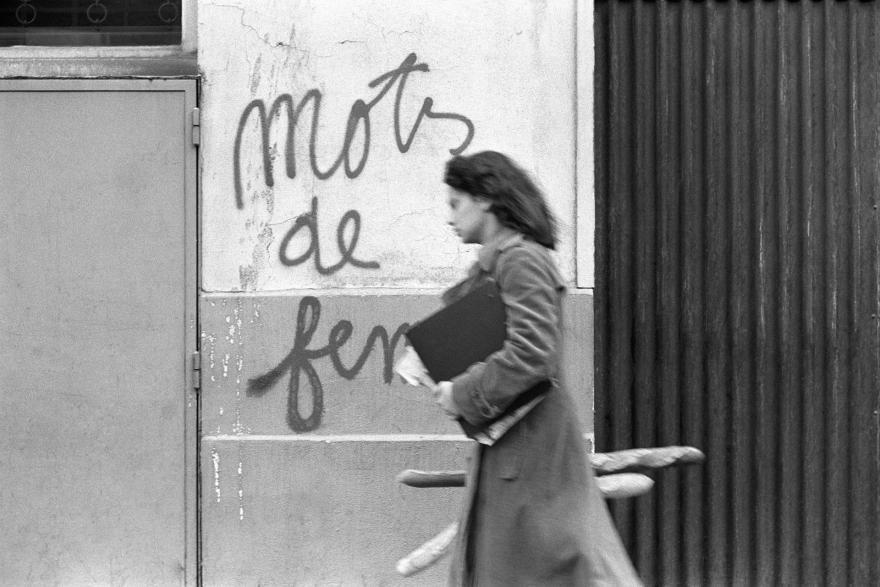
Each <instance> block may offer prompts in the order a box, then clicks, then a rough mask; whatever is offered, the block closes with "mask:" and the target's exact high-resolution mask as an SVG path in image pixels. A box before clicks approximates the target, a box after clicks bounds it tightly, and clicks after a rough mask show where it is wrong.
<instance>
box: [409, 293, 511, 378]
mask: <svg viewBox="0 0 880 587" xmlns="http://www.w3.org/2000/svg"><path fill="white" fill-rule="evenodd" d="M506 336H507V313H506V312H505V310H504V302H502V301H501V291H500V290H499V289H498V284H496V283H495V282H494V281H487V282H486V283H484V284H483V285H480V286H478V287H476V288H475V289H473V290H471V291H469V292H468V293H466V294H465V295H464V296H462V297H461V298H459V299H457V300H456V301H454V302H452V303H451V304H449V305H448V306H446V307H444V308H442V309H440V310H438V311H437V312H435V313H434V314H431V315H430V316H428V317H427V318H425V319H424V320H420V321H419V322H416V323H415V324H413V325H412V326H411V327H410V328H409V330H407V332H406V338H407V340H408V341H409V343H410V345H411V346H412V347H413V349H415V351H416V353H418V355H419V358H420V359H421V360H422V363H423V364H424V365H425V369H427V371H428V374H429V375H430V376H431V379H433V380H434V381H436V382H438V383H439V382H440V381H449V380H451V379H452V378H453V377H455V376H456V375H459V374H460V373H463V372H464V371H465V370H466V369H467V368H468V367H470V366H471V365H472V364H474V363H476V362H478V361H482V360H484V359H485V358H486V357H488V356H489V355H491V354H492V353H494V352H495V351H497V350H500V349H501V347H502V346H503V345H504V340H505V338H506Z"/></svg>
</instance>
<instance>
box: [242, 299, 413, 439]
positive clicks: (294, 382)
mask: <svg viewBox="0 0 880 587" xmlns="http://www.w3.org/2000/svg"><path fill="white" fill-rule="evenodd" d="M320 320H321V302H320V301H319V300H318V299H317V298H315V297H313V296H306V297H304V298H302V300H300V303H299V308H298V310H297V316H296V328H295V330H294V337H293V348H292V349H291V351H290V353H288V354H287V356H286V357H284V359H283V360H282V361H281V362H280V363H279V364H278V365H276V366H275V367H274V368H273V369H272V370H270V371H269V372H267V373H265V374H263V375H260V376H259V377H255V378H254V379H251V380H250V381H249V382H248V388H247V395H248V396H252V397H261V396H262V395H264V394H265V393H266V392H267V391H269V389H271V388H272V387H273V386H274V385H275V384H276V383H277V382H278V380H279V379H280V378H281V377H282V376H283V375H284V374H285V373H286V374H288V375H289V376H290V378H289V380H288V384H287V390H288V396H287V424H288V426H290V429H291V430H293V431H294V432H309V431H312V430H315V429H317V428H318V427H319V426H320V425H321V419H322V417H323V413H324V386H323V384H322V383H321V378H320V377H319V376H318V372H317V370H316V369H315V366H314V365H313V364H312V361H315V360H317V359H321V358H323V357H328V356H329V357H330V361H331V362H332V364H333V368H334V370H335V371H336V373H337V374H338V375H340V376H341V377H344V378H345V379H348V380H349V381H351V380H352V379H354V378H355V377H357V375H358V373H360V372H361V369H363V367H364V364H365V363H366V361H367V359H368V358H369V357H370V354H371V353H372V352H373V349H374V348H375V347H376V343H377V342H379V343H381V345H380V348H381V349H382V360H383V368H382V378H383V380H384V381H385V383H386V384H387V383H391V381H392V379H393V377H394V371H393V368H394V353H395V350H396V348H397V345H398V343H399V342H400V339H401V338H402V337H403V334H404V333H405V332H406V330H407V329H408V328H409V324H407V323H403V324H401V325H400V326H398V328H397V330H395V331H394V333H393V334H391V335H389V334H388V331H387V330H386V329H385V327H383V326H374V327H373V329H372V330H370V333H369V335H367V339H366V342H365V343H364V346H363V347H362V349H361V351H360V353H359V354H358V357H357V359H356V360H355V362H354V364H353V365H351V366H346V365H345V364H344V363H343V361H342V357H340V350H341V349H342V348H343V347H344V346H345V345H346V344H348V342H349V340H350V339H351V336H352V334H353V333H354V327H353V325H352V323H351V322H350V321H348V320H340V321H339V322H337V323H336V324H334V325H333V327H332V328H331V329H330V334H329V335H328V337H327V344H325V345H324V346H322V347H317V348H315V347H314V346H313V343H312V337H313V336H314V335H315V331H316V330H317V328H318V324H319V323H320ZM303 374H304V375H305V379H306V381H307V382H308V386H309V389H308V391H307V393H308V394H309V396H308V399H309V400H310V402H308V403H311V409H310V410H309V413H308V414H305V415H304V414H303V413H302V411H301V407H300V406H301V403H305V402H301V393H300V392H301V389H300V379H301V377H300V376H301V375H303Z"/></svg>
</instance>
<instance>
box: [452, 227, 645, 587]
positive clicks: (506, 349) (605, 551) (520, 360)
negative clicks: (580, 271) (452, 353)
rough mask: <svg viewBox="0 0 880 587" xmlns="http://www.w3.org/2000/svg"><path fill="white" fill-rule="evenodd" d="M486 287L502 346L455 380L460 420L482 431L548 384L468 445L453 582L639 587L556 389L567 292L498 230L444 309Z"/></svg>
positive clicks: (541, 252) (537, 253) (565, 401)
mask: <svg viewBox="0 0 880 587" xmlns="http://www.w3.org/2000/svg"><path fill="white" fill-rule="evenodd" d="M489 279H494V280H495V281H496V282H497V283H498V285H499V287H500V290H501V297H502V300H503V301H504V304H505V309H506V311H507V340H506V341H505V343H504V346H503V347H502V348H501V350H499V351H497V352H495V353H493V354H492V355H490V356H489V357H487V358H486V360H485V361H484V362H479V363H475V364H474V365H472V366H471V367H470V368H469V369H468V370H467V371H465V373H463V374H461V375H459V376H457V377H455V378H453V380H452V385H453V387H452V390H453V391H452V393H453V399H454V401H455V404H456V407H457V408H458V410H459V412H460V414H461V416H462V417H463V418H465V419H466V420H467V421H468V422H470V423H471V424H475V425H480V424H484V423H486V422H487V421H488V420H491V419H492V418H494V417H496V416H497V415H499V414H500V413H501V412H502V411H503V410H504V408H505V407H506V406H507V405H509V404H510V403H511V402H512V401H513V400H514V399H515V398H516V397H517V395H519V394H520V393H522V392H524V391H527V390H529V389H530V388H532V386H534V385H537V384H542V383H543V384H545V385H546V382H547V381H548V380H549V381H551V382H552V386H551V389H550V391H549V392H548V393H547V394H546V396H545V398H544V399H543V400H542V401H541V402H540V403H538V404H537V406H536V407H535V408H534V409H533V410H532V411H531V412H529V413H528V414H527V415H526V416H525V417H524V418H523V419H522V420H520V421H519V422H518V423H517V424H515V425H514V426H513V427H512V428H511V429H510V430H508V431H507V433H506V434H505V435H504V436H502V437H501V438H500V439H499V440H498V441H497V442H496V443H495V444H494V445H492V446H485V445H482V444H477V443H474V445H475V446H474V449H473V453H472V455H471V457H470V459H469V461H470V462H469V466H468V474H467V487H466V497H465V500H464V504H463V508H462V513H461V518H460V520H459V534H458V536H457V537H456V541H455V543H454V546H453V554H452V562H451V568H450V575H449V585H451V586H473V585H476V586H479V587H485V586H495V585H498V586H505V587H512V586H517V585H524V586H525V585H528V586H538V585H559V586H563V585H566V586H567V585H609V586H610V585H626V586H630V585H641V582H640V581H639V579H638V576H637V575H636V572H635V570H634V569H633V566H632V563H631V562H630V560H629V557H628V556H627V554H626V551H625V550H624V548H623V545H622V543H621V541H620V538H619V536H618V534H617V532H616V530H615V528H614V526H613V524H612V521H611V518H610V516H609V513H608V510H607V507H606V505H605V501H604V499H603V498H602V495H601V494H600V492H599V489H598V487H597V485H596V482H595V478H594V476H593V471H592V467H591V466H589V464H588V460H587V450H586V443H585V440H584V436H583V430H582V428H581V424H580V422H579V421H578V417H577V415H576V412H575V406H574V402H573V400H572V399H571V397H570V396H569V394H568V392H567V391H566V390H565V389H564V387H563V386H562V385H561V384H560V383H559V363H560V360H559V356H560V352H561V348H560V344H561V301H562V296H563V295H564V292H565V287H564V282H563V281H562V279H561V277H560V275H559V273H558V271H557V269H556V266H555V263H554V262H553V259H552V257H551V256H550V254H549V252H548V251H547V249H545V248H544V247H543V246H541V245H539V244H537V243H535V242H533V241H531V240H528V239H526V238H525V237H523V236H522V235H520V234H519V233H516V232H512V231H510V232H506V233H505V234H503V235H501V236H500V237H499V238H496V239H495V240H494V241H492V242H489V243H486V244H484V246H483V247H482V249H480V251H479V253H478V258H477V262H476V263H475V264H474V266H473V267H472V268H471V270H470V272H469V273H468V277H467V278H466V279H465V280H464V281H462V282H460V283H458V284H457V285H455V286H453V287H452V288H450V289H449V290H447V291H446V292H445V293H444V294H443V301H444V302H445V303H450V302H452V301H454V300H456V299H458V298H459V297H461V296H462V295H464V294H466V293H467V292H468V291H470V290H471V289H473V288H474V287H477V286H479V285H481V284H483V283H484V282H485V281H486V280H489Z"/></svg>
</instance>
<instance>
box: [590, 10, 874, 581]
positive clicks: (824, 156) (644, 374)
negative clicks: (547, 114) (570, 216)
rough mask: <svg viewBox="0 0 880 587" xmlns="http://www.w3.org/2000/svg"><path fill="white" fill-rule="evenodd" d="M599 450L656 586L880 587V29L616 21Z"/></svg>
mask: <svg viewBox="0 0 880 587" xmlns="http://www.w3.org/2000/svg"><path fill="white" fill-rule="evenodd" d="M596 8H597V18H596V26H597V30H596V39H597V45H596V47H597V60H596V64H597V78H596V83H597V85H596V91H597V96H596V104H597V109H596V116H597V120H596V141H597V143H596V146H597V149H596V152H597V161H596V166H597V169H596V177H597V183H596V185H597V253H596V254H597V293H596V308H597V315H596V320H597V324H596V328H597V347H596V348H597V360H596V365H597V376H596V382H597V396H596V397H597V404H596V406H597V413H596V423H597V444H598V448H599V449H600V450H611V449H620V448H628V447H631V446H648V445H653V444H679V443H680V444H692V445H695V446H699V447H700V448H702V449H703V450H704V451H705V452H706V454H707V457H708V460H707V463H706V464H705V465H704V466H702V467H698V468H692V469H689V470H685V471H680V472H667V473H664V474H662V475H661V476H660V478H659V479H658V485H657V488H656V490H655V491H654V492H653V494H652V495H651V496H650V497H647V498H639V500H636V501H635V502H634V503H621V504H617V505H615V508H614V511H615V515H616V519H617V521H618V523H619V527H620V529H621V533H622V534H623V536H624V539H625V542H626V544H627V546H628V547H629V548H630V551H631V553H632V554H633V556H634V560H635V562H636V563H637V566H638V567H639V570H640V572H641V573H642V574H643V577H644V578H645V580H646V582H647V583H648V584H666V585H679V584H682V585H708V584H711V585H716V584H721V585H723V584H730V585H777V584H792V585H795V584H797V585H845V584H876V583H877V582H878V580H880V577H878V564H880V563H878V561H880V546H878V526H880V496H878V495H877V492H876V490H875V488H876V487H877V483H878V477H880V431H878V427H880V424H878V419H880V414H878V410H880V391H878V387H880V385H878V379H880V318H878V317H877V316H878V314H880V308H878V306H880V293H878V291H880V277H878V273H880V243H878V240H880V228H878V226H880V219H878V212H877V209H876V206H877V205H878V199H880V196H878V194H880V60H878V59H877V57H876V56H877V55H878V54H880V46H878V45H880V41H878V37H880V8H878V7H877V5H876V4H874V3H856V2H851V3H813V2H807V3H787V2H784V3H783V2H780V3H757V2H756V3H746V2H731V3H698V2H682V3H648V2H635V3H632V2H617V1H600V2H597V5H596Z"/></svg>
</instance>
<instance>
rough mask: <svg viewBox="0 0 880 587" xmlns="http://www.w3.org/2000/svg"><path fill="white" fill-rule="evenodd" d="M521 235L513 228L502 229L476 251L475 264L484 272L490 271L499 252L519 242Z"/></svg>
mask: <svg viewBox="0 0 880 587" xmlns="http://www.w3.org/2000/svg"><path fill="white" fill-rule="evenodd" d="M522 240H523V235H522V234H520V233H519V232H517V231H515V230H513V229H506V230H502V231H501V232H500V233H498V234H497V235H495V236H494V237H493V238H492V240H490V241H489V242H487V243H485V244H484V245H483V248H481V249H480V250H479V252H478V253H477V264H478V265H479V266H480V269H482V270H483V271H485V272H486V273H492V272H493V271H494V270H495V265H496V264H497V263H498V257H499V255H501V253H502V252H503V251H505V250H507V249H509V248H510V247H512V246H514V245H517V244H519V243H521V242H522Z"/></svg>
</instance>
